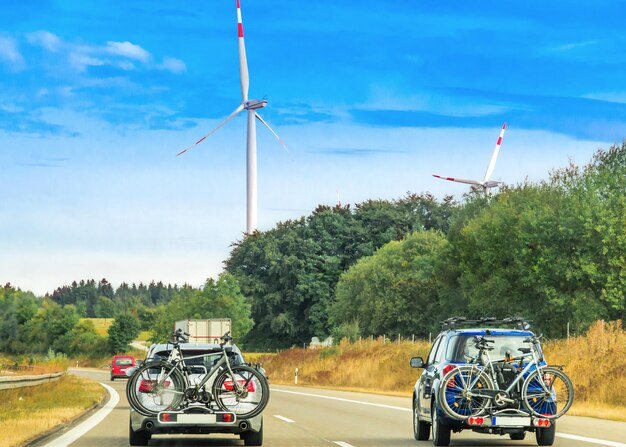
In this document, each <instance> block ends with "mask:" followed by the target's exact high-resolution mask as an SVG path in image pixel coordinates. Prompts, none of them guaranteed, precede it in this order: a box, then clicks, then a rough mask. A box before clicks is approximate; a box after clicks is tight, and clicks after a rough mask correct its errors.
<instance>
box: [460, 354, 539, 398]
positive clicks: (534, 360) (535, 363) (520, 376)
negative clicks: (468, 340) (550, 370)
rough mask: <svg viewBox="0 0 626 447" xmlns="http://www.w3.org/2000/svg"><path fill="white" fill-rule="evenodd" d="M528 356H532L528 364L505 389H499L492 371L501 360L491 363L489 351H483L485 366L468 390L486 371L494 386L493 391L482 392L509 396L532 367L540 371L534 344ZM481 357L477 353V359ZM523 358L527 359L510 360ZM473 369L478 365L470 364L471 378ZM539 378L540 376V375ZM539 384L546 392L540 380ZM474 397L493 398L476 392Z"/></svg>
mask: <svg viewBox="0 0 626 447" xmlns="http://www.w3.org/2000/svg"><path fill="white" fill-rule="evenodd" d="M530 354H531V355H532V360H531V361H530V362H528V364H527V365H526V366H525V367H524V368H523V369H522V370H521V371H520V372H518V373H517V375H516V376H515V378H514V379H513V381H512V382H511V383H510V384H509V386H508V387H507V388H506V389H504V390H503V389H501V388H500V386H499V384H498V380H497V377H496V373H495V371H494V368H493V364H494V363H497V362H499V361H501V360H496V361H492V360H491V357H490V356H489V351H488V350H485V355H486V356H487V364H486V365H485V367H484V368H483V369H481V370H480V373H479V374H478V375H477V376H476V378H475V379H474V380H473V381H472V383H470V388H469V389H473V387H475V386H476V383H477V382H478V381H479V380H480V378H481V377H482V376H483V374H486V373H487V370H489V371H490V376H491V379H492V381H493V383H494V385H495V386H496V389H495V390H483V392H484V391H492V392H493V391H504V392H505V393H507V394H509V393H510V392H511V391H512V390H513V388H514V387H515V386H516V385H517V383H518V382H519V381H521V380H523V379H524V376H525V374H526V373H528V372H529V371H530V370H531V369H532V367H533V366H534V367H535V368H536V369H537V371H541V368H542V365H540V359H539V358H538V357H539V356H538V355H537V350H536V349H535V345H534V343H531V350H530ZM481 355H482V353H479V355H478V357H479V358H480V357H481ZM525 357H527V355H522V356H519V357H513V358H512V359H511V360H520V361H521V360H523V359H524V358H525ZM504 360H506V359H502V361H504ZM474 367H478V365H476V364H472V376H473V368H474ZM540 377H541V375H540ZM540 383H541V387H542V388H543V389H544V391H547V388H546V386H545V384H544V383H543V380H540ZM472 394H473V395H475V396H479V397H489V398H493V397H494V396H491V395H489V394H482V392H478V393H472Z"/></svg>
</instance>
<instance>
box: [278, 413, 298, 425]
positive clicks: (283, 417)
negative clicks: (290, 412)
mask: <svg viewBox="0 0 626 447" xmlns="http://www.w3.org/2000/svg"><path fill="white" fill-rule="evenodd" d="M274 417H275V418H276V419H280V420H281V421H285V422H289V423H290V424H292V423H294V422H296V421H294V420H293V419H289V418H286V417H285V416H279V415H277V414H275V415H274Z"/></svg>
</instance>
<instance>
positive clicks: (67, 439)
mask: <svg viewBox="0 0 626 447" xmlns="http://www.w3.org/2000/svg"><path fill="white" fill-rule="evenodd" d="M100 385H102V386H103V387H104V388H105V389H106V390H107V391H108V392H109V396H110V399H109V401H108V402H107V403H106V404H105V405H104V407H102V408H101V409H100V410H98V411H97V412H96V413H95V414H94V415H93V416H91V417H90V418H89V419H87V420H86V421H84V422H82V423H81V424H79V425H77V426H76V427H74V428H73V429H71V430H70V431H68V432H67V433H65V434H64V435H63V436H60V437H58V438H57V439H55V440H54V441H51V442H49V443H47V444H45V445H44V447H66V446H68V445H70V444H71V443H72V442H74V441H76V440H77V439H78V438H80V437H81V436H83V435H84V434H85V433H87V432H88V431H89V430H91V429H92V428H94V427H95V426H96V425H98V424H99V423H100V422H102V420H103V419H104V418H105V417H107V416H108V415H109V413H110V412H111V411H112V410H113V409H114V408H115V406H116V405H117V404H118V402H119V401H120V396H119V394H117V391H115V390H114V389H113V388H111V387H110V386H109V385H106V384H104V383H102V382H100Z"/></svg>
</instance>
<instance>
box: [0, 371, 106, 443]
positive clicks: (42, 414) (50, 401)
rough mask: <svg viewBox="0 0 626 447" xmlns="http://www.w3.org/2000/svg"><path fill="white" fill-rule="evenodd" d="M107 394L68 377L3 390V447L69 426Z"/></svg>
mask: <svg viewBox="0 0 626 447" xmlns="http://www.w3.org/2000/svg"><path fill="white" fill-rule="evenodd" d="M105 394H106V391H105V389H104V388H103V387H102V386H100V385H99V384H97V383H95V382H92V381H88V380H84V379H79V378H78V377H76V376H72V375H65V376H63V377H62V378H61V379H59V380H58V381H56V382H50V383H47V384H44V385H38V386H32V387H24V388H18V389H14V390H1V391H0V433H2V436H0V447H13V446H19V445H25V444H26V443H27V442H28V440H31V439H33V438H35V437H38V436H41V435H42V434H44V433H46V432H47V431H49V430H51V429H53V428H55V427H58V426H59V425H64V424H67V423H68V422H70V421H72V420H73V419H75V418H77V417H79V416H80V415H82V414H83V413H84V412H85V410H87V409H89V408H92V407H93V406H95V405H96V404H98V403H100V402H101V401H102V400H103V398H104V397H105Z"/></svg>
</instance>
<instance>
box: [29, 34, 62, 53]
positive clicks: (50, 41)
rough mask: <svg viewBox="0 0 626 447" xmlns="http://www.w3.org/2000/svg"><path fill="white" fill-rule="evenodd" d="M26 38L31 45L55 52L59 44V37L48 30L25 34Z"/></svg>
mask: <svg viewBox="0 0 626 447" xmlns="http://www.w3.org/2000/svg"><path fill="white" fill-rule="evenodd" d="M26 39H27V40H28V42H29V43H31V44H32V45H39V46H41V47H43V48H45V49H46V50H48V51H50V52H52V53H56V52H57V51H58V50H59V48H60V46H61V39H59V37H58V36H56V35H55V34H52V33H51V32H49V31H35V32H34V33H28V34H26Z"/></svg>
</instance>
